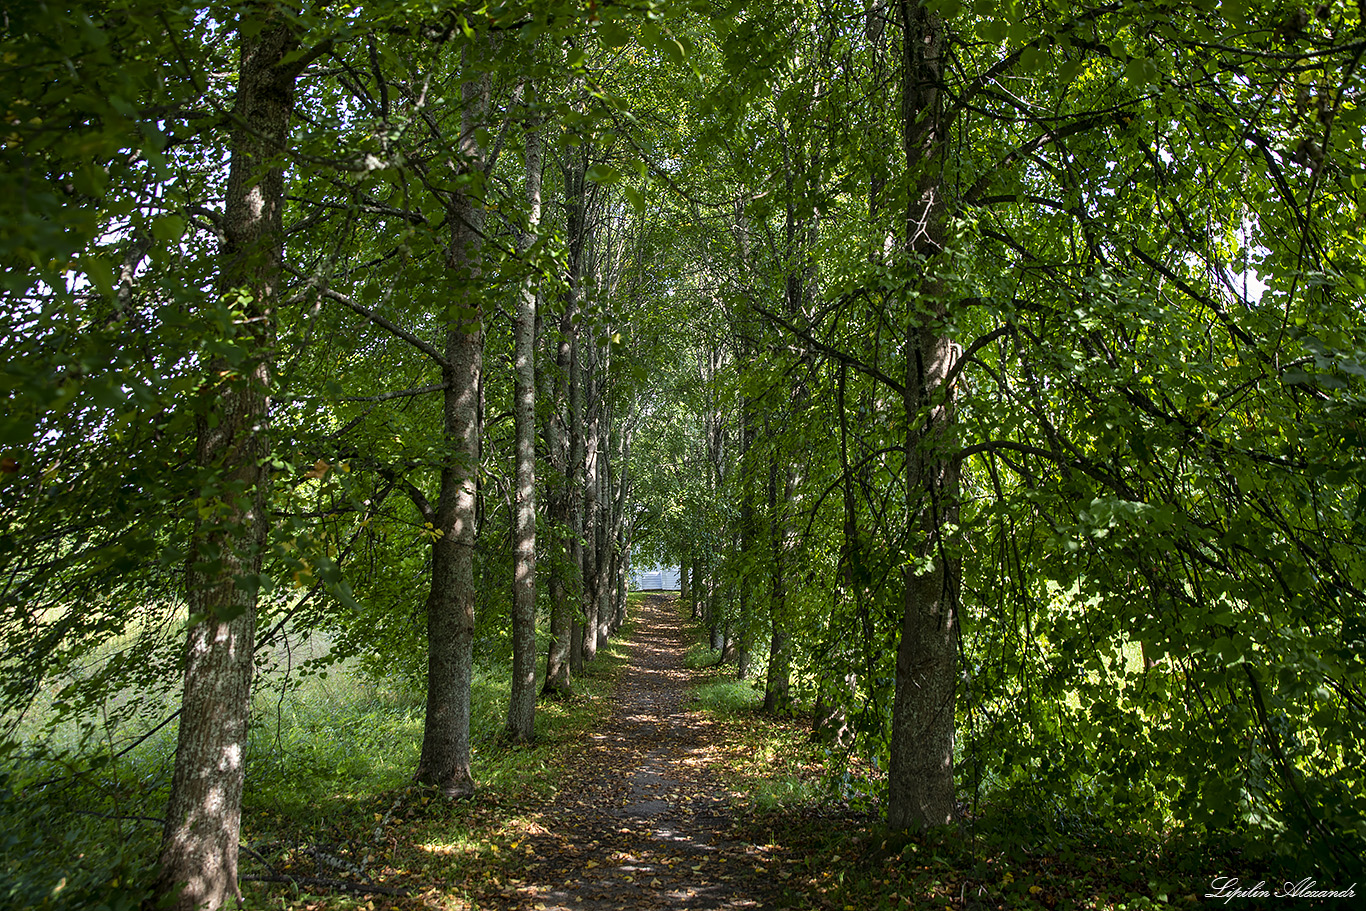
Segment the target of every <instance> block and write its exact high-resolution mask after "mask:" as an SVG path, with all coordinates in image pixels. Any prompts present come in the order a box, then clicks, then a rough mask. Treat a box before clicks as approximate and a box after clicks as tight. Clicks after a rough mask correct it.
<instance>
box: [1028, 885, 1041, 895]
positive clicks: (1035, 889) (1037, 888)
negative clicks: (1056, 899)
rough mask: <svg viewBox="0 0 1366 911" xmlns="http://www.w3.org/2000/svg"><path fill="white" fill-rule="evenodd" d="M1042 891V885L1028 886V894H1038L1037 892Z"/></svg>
mask: <svg viewBox="0 0 1366 911" xmlns="http://www.w3.org/2000/svg"><path fill="white" fill-rule="evenodd" d="M1042 891H1043V887H1042V886H1030V887H1029V894H1030V895H1038V894H1039V893H1040V892H1042Z"/></svg>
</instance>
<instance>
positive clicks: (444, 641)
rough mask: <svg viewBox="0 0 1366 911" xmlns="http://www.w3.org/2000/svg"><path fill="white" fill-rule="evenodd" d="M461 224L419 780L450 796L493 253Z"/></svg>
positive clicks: (455, 793) (476, 225)
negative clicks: (484, 288) (486, 269)
mask: <svg viewBox="0 0 1366 911" xmlns="http://www.w3.org/2000/svg"><path fill="white" fill-rule="evenodd" d="M488 91H489V79H488V76H487V75H484V76H481V77H478V78H475V79H471V80H469V81H467V82H466V83H465V84H464V85H463V86H462V89H461V93H462V95H463V96H464V98H463V100H464V102H465V105H464V114H463V116H462V129H461V139H460V143H461V152H462V153H463V154H462V157H463V158H464V160H465V161H466V162H468V163H469V164H468V166H469V167H472V168H478V167H480V166H481V164H482V160H481V158H482V152H481V150H480V148H479V146H478V144H477V142H476V141H475V127H476V126H477V125H478V124H479V123H480V121H481V119H482V112H483V111H484V110H485V109H486V108H487V105H488ZM446 204H447V209H448V213H449V222H450V225H451V240H450V247H449V249H448V250H447V261H446V266H447V270H448V272H449V274H450V276H451V288H452V297H453V300H452V303H451V306H450V307H449V309H448V311H447V313H448V316H447V330H446V347H445V355H446V366H445V367H444V368H443V370H442V373H443V377H442V378H443V380H444V385H445V391H444V397H443V409H442V410H443V425H444V426H443V435H444V439H445V444H446V446H447V452H446V456H445V459H444V465H443V466H442V469H441V492H440V499H439V500H438V502H437V507H436V516H437V520H436V523H435V530H436V531H438V532H440V535H439V536H438V537H437V538H436V539H435V540H433V542H432V587H431V592H430V594H429V595H428V598H427V708H426V717H425V721H424V724H423V731H422V755H421V757H420V758H419V759H418V765H417V772H416V774H415V775H414V778H415V779H416V780H417V781H418V782H419V783H421V784H425V785H430V786H432V787H436V788H439V789H440V790H441V792H442V793H443V794H445V795H446V796H447V797H451V798H455V797H461V796H465V795H468V794H470V793H472V792H473V790H474V778H473V777H472V776H471V775H470V683H471V680H472V678H473V674H474V602H475V587H474V545H475V523H476V520H477V518H478V517H477V514H476V513H477V506H478V479H479V447H480V437H481V429H482V428H481V427H480V420H479V417H480V413H479V394H480V377H481V374H482V372H483V364H484V328H483V305H482V298H481V295H480V291H479V287H478V283H479V277H480V272H481V255H482V248H483V226H484V206H483V201H482V200H480V199H475V198H472V197H470V196H469V195H467V194H466V193H465V192H463V191H455V192H452V193H451V194H450V196H449V197H448V198H447V203H446Z"/></svg>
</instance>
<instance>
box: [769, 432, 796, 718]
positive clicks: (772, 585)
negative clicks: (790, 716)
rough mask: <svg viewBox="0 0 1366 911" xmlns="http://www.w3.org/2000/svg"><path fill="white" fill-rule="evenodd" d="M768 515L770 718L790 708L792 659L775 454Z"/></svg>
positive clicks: (771, 459)
mask: <svg viewBox="0 0 1366 911" xmlns="http://www.w3.org/2000/svg"><path fill="white" fill-rule="evenodd" d="M768 511H769V522H770V523H771V525H770V529H771V534H770V544H771V545H772V553H771V560H772V562H771V563H770V564H769V565H770V570H771V575H770V578H769V595H768V599H769V600H768V612H769V622H770V623H771V624H772V626H773V636H772V638H771V639H770V640H769V647H768V676H767V678H766V679H765V680H764V711H765V712H768V713H770V714H772V713H777V712H786V711H787V710H788V708H789V706H790V705H791V697H790V695H789V688H790V686H791V683H790V681H791V678H792V656H791V654H790V653H789V651H788V642H787V576H786V574H785V568H784V565H783V563H784V560H783V556H784V554H783V550H784V547H783V544H784V542H783V538H784V537H785V535H786V528H787V522H786V520H785V519H784V518H783V514H782V505H781V504H780V503H779V502H778V456H777V453H776V452H775V453H774V454H773V455H771V456H770V457H769V463H768Z"/></svg>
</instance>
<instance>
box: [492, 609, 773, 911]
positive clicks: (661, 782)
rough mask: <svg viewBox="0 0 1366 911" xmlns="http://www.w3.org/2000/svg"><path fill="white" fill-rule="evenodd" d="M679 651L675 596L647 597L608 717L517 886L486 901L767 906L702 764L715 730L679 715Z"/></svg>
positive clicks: (765, 887)
mask: <svg viewBox="0 0 1366 911" xmlns="http://www.w3.org/2000/svg"><path fill="white" fill-rule="evenodd" d="M687 641H688V637H687V631H686V629H685V628H684V622H683V621H682V620H681V619H680V618H679V617H678V615H677V613H676V604H675V598H674V597H673V596H669V595H650V596H647V598H646V599H645V601H644V603H643V604H642V605H641V607H640V609H639V612H638V614H637V617H636V622H635V633H634V635H633V637H632V645H631V647H630V653H629V665H628V667H627V668H626V670H625V672H624V674H623V676H622V678H621V681H620V683H619V684H618V686H617V689H616V692H615V694H614V699H615V702H616V706H615V709H614V710H613V712H612V714H611V716H610V717H609V718H608V719H606V720H605V721H604V723H603V724H602V726H601V727H600V728H599V729H598V730H597V731H596V732H595V733H593V734H591V735H589V737H590V743H589V747H588V748H587V749H586V750H585V751H584V752H583V753H582V754H580V755H579V756H578V757H576V758H575V759H574V764H575V768H574V769H572V770H571V772H570V774H569V775H567V776H566V786H565V789H564V790H563V791H561V792H560V793H559V794H558V795H557V796H556V798H555V799H554V801H553V802H552V803H551V804H550V805H549V806H548V807H546V809H545V814H544V816H543V817H542V818H541V820H540V826H538V827H537V829H536V830H535V832H536V834H533V835H530V836H529V837H528V838H527V839H526V844H525V845H524V846H523V847H522V850H524V851H526V852H527V860H526V865H525V867H523V868H522V870H521V871H519V873H518V876H517V879H516V880H515V881H514V882H512V883H510V884H508V885H506V886H503V887H502V893H501V896H498V897H495V896H492V895H487V894H486V896H485V901H486V902H488V903H490V904H491V905H492V906H494V907H506V908H517V909H531V911H567V909H588V911H606V909H613V911H617V909H628V911H636V909H702V908H717V909H722V908H724V909H731V908H762V907H766V906H768V904H769V901H770V899H771V898H772V897H774V896H775V895H776V892H775V890H774V886H775V884H774V883H772V882H771V877H769V875H768V873H767V871H766V869H765V862H766V857H765V852H766V849H765V848H763V847H759V846H755V845H751V844H747V843H745V842H743V841H738V840H733V839H732V838H730V837H728V835H729V832H730V830H731V829H732V828H734V827H735V824H736V819H735V817H734V815H733V814H735V813H736V812H738V811H735V810H734V809H733V808H732V805H731V801H730V799H729V795H728V792H727V791H726V790H725V789H724V788H723V787H722V785H721V784H720V778H719V774H718V773H717V772H716V771H715V770H714V768H713V765H712V763H713V762H714V761H718V760H719V752H716V751H714V749H713V747H712V743H713V739H712V738H713V737H715V736H717V734H719V731H713V730H711V728H712V725H711V723H710V722H709V721H708V720H707V718H706V716H705V715H703V714H702V713H700V712H690V711H688V708H687V703H688V675H687V671H686V670H685V668H684V667H683V656H684V654H685V652H686V650H687ZM499 898H501V901H500V900H498V899H499Z"/></svg>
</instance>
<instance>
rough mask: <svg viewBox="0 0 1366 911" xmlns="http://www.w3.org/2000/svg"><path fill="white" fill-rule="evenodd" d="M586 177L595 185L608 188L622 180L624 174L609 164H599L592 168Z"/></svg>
mask: <svg viewBox="0 0 1366 911" xmlns="http://www.w3.org/2000/svg"><path fill="white" fill-rule="evenodd" d="M584 176H585V177H587V178H588V179H589V180H591V181H593V183H596V184H601V185H603V186H606V185H608V184H614V183H616V182H617V181H618V180H621V178H622V173H621V172H620V171H618V170H617V169H616V168H614V167H612V166H611V165H609V164H603V163H598V164H595V165H593V166H592V167H590V168H589V169H588V171H587V172H586V173H585V174H584Z"/></svg>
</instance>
